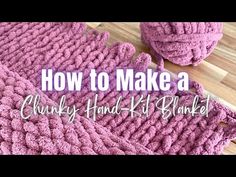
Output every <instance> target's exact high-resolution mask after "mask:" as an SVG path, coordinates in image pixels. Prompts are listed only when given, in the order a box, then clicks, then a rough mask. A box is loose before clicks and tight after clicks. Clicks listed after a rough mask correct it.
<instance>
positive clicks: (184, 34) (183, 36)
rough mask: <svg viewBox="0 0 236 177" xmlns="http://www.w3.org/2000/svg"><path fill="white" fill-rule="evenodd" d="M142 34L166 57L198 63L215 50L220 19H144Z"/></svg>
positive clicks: (146, 41) (145, 39) (220, 25)
mask: <svg viewBox="0 0 236 177" xmlns="http://www.w3.org/2000/svg"><path fill="white" fill-rule="evenodd" d="M140 29H141V38H142V40H143V42H144V43H145V44H147V45H148V47H150V48H151V49H152V50H153V51H155V53H154V55H155V56H156V57H157V58H159V57H158V56H157V55H156V54H159V55H160V56H162V57H163V58H165V59H168V60H169V61H171V62H173V63H175V64H179V65H182V66H185V65H194V66H196V65H198V64H199V63H201V61H202V60H204V59H205V58H206V57H208V56H209V55H210V54H211V52H212V51H213V50H214V48H215V46H216V45H217V42H218V41H219V40H220V39H221V37H222V36H223V34H222V30H223V23H219V22H217V23H215V22H206V23H205V22H199V23H197V22H195V23H189V22H185V23H182V22H173V23H166V22H153V23H149V22H145V23H144V22H143V23H141V24H140Z"/></svg>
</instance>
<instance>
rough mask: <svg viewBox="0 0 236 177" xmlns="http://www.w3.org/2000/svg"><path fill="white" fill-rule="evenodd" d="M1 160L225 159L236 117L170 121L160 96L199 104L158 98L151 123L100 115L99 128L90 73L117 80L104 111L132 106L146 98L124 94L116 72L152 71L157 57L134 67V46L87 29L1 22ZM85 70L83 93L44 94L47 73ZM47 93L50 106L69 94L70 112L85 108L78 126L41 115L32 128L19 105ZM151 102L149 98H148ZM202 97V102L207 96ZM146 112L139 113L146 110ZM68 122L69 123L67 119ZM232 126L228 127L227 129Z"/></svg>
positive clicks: (102, 96) (101, 100) (217, 107)
mask: <svg viewBox="0 0 236 177" xmlns="http://www.w3.org/2000/svg"><path fill="white" fill-rule="evenodd" d="M0 34H1V37H0V62H1V63H2V65H0V67H1V68H0V71H1V72H0V98H1V99H0V109H1V110H2V111H0V142H1V147H0V149H1V150H0V153H1V154H220V153H221V152H222V150H223V148H224V146H225V145H227V143H229V142H230V140H231V139H233V138H235V137H236V121H235V117H236V115H235V113H234V112H232V111H230V110H229V109H227V108H225V107H224V106H223V105H221V104H219V103H216V102H215V101H213V100H212V101H211V104H210V105H211V106H210V110H209V117H208V118H207V117H204V116H201V115H197V116H195V117H191V116H189V115H177V116H172V117H171V118H170V119H168V120H164V119H162V118H161V116H160V111H158V110H156V109H155V106H154V103H155V102H154V101H155V97H157V96H162V95H165V94H169V95H179V96H180V99H181V104H191V102H192V99H193V96H194V95H196V94H199V95H201V89H202V88H201V87H200V86H199V84H197V83H195V82H192V87H193V88H196V92H195V93H190V92H177V89H176V86H175V84H174V83H173V87H172V89H171V90H170V92H168V93H164V92H163V93H162V92H151V93H149V94H151V96H152V97H151V104H150V111H149V112H150V115H149V117H148V118H145V117H137V118H131V117H130V115H129V114H128V113H123V114H121V115H116V116H111V115H109V114H108V115H105V116H101V115H100V116H98V117H97V121H96V122H93V121H92V120H88V119H86V118H85V117H84V116H83V111H84V109H85V104H86V101H87V100H88V99H89V98H91V99H92V98H93V97H94V95H95V94H96V93H94V92H91V91H90V89H89V88H88V85H89V84H88V83H89V77H88V74H89V70H90V69H92V68H96V71H106V72H108V73H110V76H111V77H110V80H111V81H110V83H111V84H110V89H109V90H108V91H106V92H98V105H109V106H112V105H114V104H115V102H116V100H117V99H116V98H117V97H118V96H120V95H121V96H123V98H124V100H123V101H122V102H121V105H122V106H124V105H126V106H128V105H129V104H130V98H131V96H135V99H138V98H139V97H140V95H141V93H140V92H135V91H133V92H131V91H127V92H117V91H116V90H115V81H114V77H115V76H114V71H115V69H116V68H134V69H135V70H145V69H146V68H147V67H148V65H149V63H150V61H151V58H150V56H149V55H148V54H145V53H141V54H140V55H139V56H138V57H137V58H136V60H133V59H132V58H133V55H134V53H135V48H134V47H133V46H132V45H131V44H128V43H117V44H114V45H112V46H110V47H108V46H107V45H106V42H107V40H108V37H109V34H108V33H107V32H103V33H99V32H97V31H95V30H86V26H85V24H83V23H1V24H0ZM43 68H53V69H54V70H55V71H83V73H84V79H83V80H84V82H83V89H82V91H81V92H67V91H64V92H45V93H42V92H41V91H40V72H41V69H43ZM35 92H37V93H39V94H40V95H42V97H43V98H45V100H44V101H43V102H42V104H49V103H51V104H56V103H55V102H58V101H59V99H60V97H61V96H62V95H66V98H67V104H68V105H76V106H77V108H80V110H81V111H80V112H79V115H77V117H76V120H75V122H74V123H73V124H69V123H66V122H65V121H66V120H67V119H66V118H63V117H62V118H60V117H57V116H50V117H46V116H36V117H35V118H33V119H30V120H29V121H26V122H25V121H24V120H22V119H21V118H20V117H19V116H20V115H19V106H20V103H21V102H22V100H23V99H24V98H25V97H26V96H27V95H28V94H30V93H35ZM142 94H143V95H144V96H145V95H147V93H145V92H143V93H142ZM201 96H202V95H201ZM139 109H140V108H138V109H137V110H139ZM65 119H66V120H65ZM220 122H224V123H225V124H227V126H222V125H221V124H220Z"/></svg>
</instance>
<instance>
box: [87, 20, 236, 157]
mask: <svg viewBox="0 0 236 177" xmlns="http://www.w3.org/2000/svg"><path fill="white" fill-rule="evenodd" d="M87 25H88V26H89V27H91V28H95V29H97V30H98V31H108V32H110V40H109V43H110V44H111V43H114V42H118V41H121V42H130V43H132V44H133V45H134V46H135V47H136V51H137V52H136V53H137V54H138V53H140V52H147V53H148V52H149V50H148V48H147V47H146V46H145V45H144V44H143V43H142V42H141V40H140V30H139V23H131V22H129V23H128V22H127V23H123V22H122V23H121V22H120V23H104V22H102V23H97V22H96V23H87ZM153 62H155V61H154V60H153ZM165 68H166V69H168V70H169V71H171V72H173V73H178V72H179V71H186V72H187V73H188V74H189V75H190V78H191V79H192V80H195V81H198V82H199V83H201V84H203V86H204V88H205V90H206V93H208V94H211V95H212V96H215V97H216V98H217V99H219V101H220V102H222V103H223V104H225V105H227V106H229V107H230V108H231V109H233V110H235V111H236V23H224V36H223V38H222V39H221V40H220V42H219V43H218V45H217V47H216V49H215V50H214V52H213V53H212V54H211V55H210V56H209V57H208V58H207V59H206V60H205V61H203V63H202V64H200V65H199V66H197V67H193V66H186V67H180V66H178V65H175V64H172V63H170V62H168V61H165ZM223 154H236V141H232V142H231V143H230V145H229V146H228V147H226V148H225V150H224V152H223Z"/></svg>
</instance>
